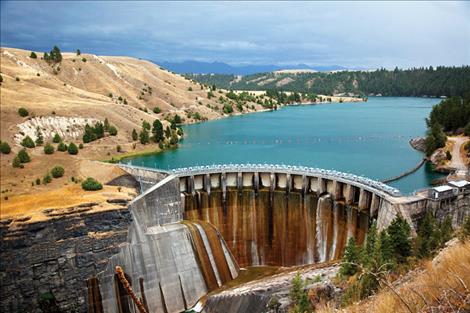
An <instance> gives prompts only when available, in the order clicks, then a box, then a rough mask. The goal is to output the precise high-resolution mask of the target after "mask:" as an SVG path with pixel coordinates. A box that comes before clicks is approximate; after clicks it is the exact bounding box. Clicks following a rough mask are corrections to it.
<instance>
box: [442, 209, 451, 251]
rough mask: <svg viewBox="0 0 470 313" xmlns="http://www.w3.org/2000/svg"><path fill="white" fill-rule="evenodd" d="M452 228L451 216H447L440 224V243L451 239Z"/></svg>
mask: <svg viewBox="0 0 470 313" xmlns="http://www.w3.org/2000/svg"><path fill="white" fill-rule="evenodd" d="M453 234H454V229H453V228H452V218H451V217H450V216H447V217H446V218H445V220H444V222H443V223H442V225H441V244H442V245H443V244H445V243H446V242H447V241H449V240H450V239H452V235H453Z"/></svg>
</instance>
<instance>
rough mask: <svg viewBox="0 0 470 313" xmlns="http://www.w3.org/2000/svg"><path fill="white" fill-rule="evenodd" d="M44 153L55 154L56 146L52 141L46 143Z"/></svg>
mask: <svg viewBox="0 0 470 313" xmlns="http://www.w3.org/2000/svg"><path fill="white" fill-rule="evenodd" d="M44 153H45V154H53V153H54V147H53V146H52V145H51V144H50V143H46V144H45V145H44Z"/></svg>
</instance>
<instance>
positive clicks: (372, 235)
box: [362, 221, 378, 266]
mask: <svg viewBox="0 0 470 313" xmlns="http://www.w3.org/2000/svg"><path fill="white" fill-rule="evenodd" d="M377 239H378V238H377V223H376V222H375V221H374V222H373V223H372V225H371V226H370V228H369V230H368V231H367V239H366V246H365V249H364V250H363V253H362V263H363V264H364V265H366V266H367V265H368V264H369V263H370V262H372V261H373V260H372V258H373V254H374V252H375V251H376V244H377Z"/></svg>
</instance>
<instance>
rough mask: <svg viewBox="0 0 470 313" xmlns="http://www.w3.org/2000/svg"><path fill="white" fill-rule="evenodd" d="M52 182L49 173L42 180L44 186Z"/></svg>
mask: <svg viewBox="0 0 470 313" xmlns="http://www.w3.org/2000/svg"><path fill="white" fill-rule="evenodd" d="M51 181H52V177H51V175H50V174H49V173H47V174H46V175H44V177H43V178H42V183H43V184H44V185H47V184H49V183H50V182H51Z"/></svg>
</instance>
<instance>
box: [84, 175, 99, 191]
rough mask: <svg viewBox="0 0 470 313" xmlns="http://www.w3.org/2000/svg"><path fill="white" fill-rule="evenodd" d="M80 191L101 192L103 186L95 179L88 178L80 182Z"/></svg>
mask: <svg viewBox="0 0 470 313" xmlns="http://www.w3.org/2000/svg"><path fill="white" fill-rule="evenodd" d="M82 189H83V190H88V191H91V190H101V189H103V185H102V184H101V183H100V182H98V181H97V180H96V179H94V178H92V177H88V178H87V179H85V180H84V181H83V182H82Z"/></svg>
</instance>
